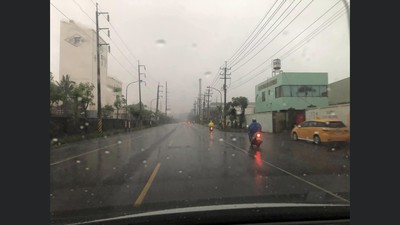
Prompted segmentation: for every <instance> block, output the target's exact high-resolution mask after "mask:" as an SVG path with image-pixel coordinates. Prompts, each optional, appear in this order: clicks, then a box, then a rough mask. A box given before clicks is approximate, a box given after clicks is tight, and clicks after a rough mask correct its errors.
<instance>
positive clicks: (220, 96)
mask: <svg viewBox="0 0 400 225" xmlns="http://www.w3.org/2000/svg"><path fill="white" fill-rule="evenodd" d="M207 88H211V89H213V90H216V91H218V92H219V99H220V105H221V113H222V110H224V109H222V93H221V91H220V90H218V89H216V88H213V87H211V86H207ZM220 119H221V118H220Z"/></svg>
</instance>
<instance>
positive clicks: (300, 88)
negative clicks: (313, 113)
mask: <svg viewBox="0 0 400 225" xmlns="http://www.w3.org/2000/svg"><path fill="white" fill-rule="evenodd" d="M255 96H256V99H255V100H256V101H255V110H254V114H249V115H246V121H250V119H251V118H250V117H253V118H256V119H257V120H258V122H260V123H261V125H262V127H263V130H264V131H266V132H272V133H277V132H281V131H282V130H289V129H291V128H292V127H293V125H294V124H298V123H300V122H302V121H304V120H305V109H307V108H309V107H316V106H317V107H324V106H328V105H329V100H328V73H308V72H282V71H279V73H274V76H272V77H271V78H268V79H267V80H266V81H264V82H261V83H260V84H258V85H256V87H255ZM246 114H247V113H246Z"/></svg>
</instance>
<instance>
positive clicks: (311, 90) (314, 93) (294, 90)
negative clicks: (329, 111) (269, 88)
mask: <svg viewBox="0 0 400 225" xmlns="http://www.w3.org/2000/svg"><path fill="white" fill-rule="evenodd" d="M327 96H328V95H327V86H326V85H282V86H279V87H276V88H275V97H276V98H280V97H327Z"/></svg>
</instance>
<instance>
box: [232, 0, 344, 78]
mask: <svg viewBox="0 0 400 225" xmlns="http://www.w3.org/2000/svg"><path fill="white" fill-rule="evenodd" d="M338 3H339V1H338V2H337V3H335V4H334V5H332V6H331V7H330V8H329V9H328V10H327V11H325V13H323V14H322V15H321V16H319V17H318V18H317V19H316V20H315V21H314V22H312V23H311V24H310V25H309V26H308V27H306V28H305V29H304V30H303V31H302V32H300V33H299V34H298V35H297V36H296V37H294V38H293V39H292V40H290V41H289V42H288V43H287V44H286V45H285V46H283V47H282V48H281V49H280V50H279V51H277V52H276V53H275V54H274V55H276V54H278V53H279V52H280V51H282V50H283V49H284V48H285V47H286V46H288V45H289V44H290V43H292V42H293V41H294V40H296V39H297V38H298V37H299V36H300V35H301V34H303V33H304V32H305V31H306V30H308V29H309V28H310V27H311V26H312V25H314V24H315V23H316V22H318V21H319V20H320V19H321V18H322V17H323V16H325V15H326V14H327V13H328V12H329V11H331V10H332V9H333V8H334V7H335V6H336V5H337V4H338ZM328 20H329V19H328ZM274 55H273V56H274ZM273 56H271V57H270V58H269V59H267V60H265V61H264V62H262V63H261V64H260V65H258V66H257V67H256V68H254V69H253V70H252V71H250V72H248V73H247V74H245V75H244V76H242V77H241V78H239V80H235V81H233V82H232V83H236V82H238V81H240V80H242V79H243V78H245V77H246V76H247V75H249V74H250V73H252V72H253V71H254V70H256V69H257V68H259V67H260V66H262V65H263V64H264V63H266V62H268V61H269V60H270V59H271V58H272V57H273Z"/></svg>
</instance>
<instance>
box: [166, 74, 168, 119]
mask: <svg viewBox="0 0 400 225" xmlns="http://www.w3.org/2000/svg"><path fill="white" fill-rule="evenodd" d="M167 109H168V86H167V81H165V116H167Z"/></svg>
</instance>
